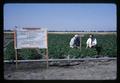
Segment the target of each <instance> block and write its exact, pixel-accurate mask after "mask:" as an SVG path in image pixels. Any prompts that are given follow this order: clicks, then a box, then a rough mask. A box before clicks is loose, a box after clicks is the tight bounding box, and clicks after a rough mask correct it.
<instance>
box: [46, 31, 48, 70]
mask: <svg viewBox="0 0 120 83" xmlns="http://www.w3.org/2000/svg"><path fill="white" fill-rule="evenodd" d="M46 46H47V48H46V64H47V65H46V66H47V68H48V33H46Z"/></svg>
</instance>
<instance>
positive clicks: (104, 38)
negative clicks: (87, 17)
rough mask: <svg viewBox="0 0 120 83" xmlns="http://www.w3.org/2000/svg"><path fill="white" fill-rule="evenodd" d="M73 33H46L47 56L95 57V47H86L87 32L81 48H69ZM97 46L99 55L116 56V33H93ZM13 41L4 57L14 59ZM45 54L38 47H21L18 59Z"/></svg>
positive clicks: (34, 57) (60, 57)
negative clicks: (36, 48) (37, 49)
mask: <svg viewBox="0 0 120 83" xmlns="http://www.w3.org/2000/svg"><path fill="white" fill-rule="evenodd" d="M73 36H74V34H48V55H49V58H59V59H63V58H66V57H67V56H68V55H69V56H70V58H81V57H82V58H83V57H95V56H96V55H97V51H96V49H95V48H92V49H90V48H87V49H86V41H87V39H88V37H89V34H86V35H85V36H84V37H82V45H81V46H82V49H81V51H80V48H78V49H77V48H70V47H69V42H70V39H71V38H72V37H73ZM95 37H96V39H97V42H98V45H97V46H98V47H100V48H101V49H100V50H101V51H100V54H99V55H101V56H109V57H116V56H117V43H116V39H117V36H116V34H108V35H97V34H96V35H95ZM14 54H15V53H14V48H13V42H12V43H10V44H9V45H8V46H7V48H6V51H4V59H15V55H14ZM43 56H45V49H40V50H39V53H38V51H36V50H35V49H21V50H18V58H19V59H41V58H43Z"/></svg>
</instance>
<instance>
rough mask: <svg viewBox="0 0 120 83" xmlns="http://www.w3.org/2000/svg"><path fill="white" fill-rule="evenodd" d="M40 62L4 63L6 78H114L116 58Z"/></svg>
mask: <svg viewBox="0 0 120 83" xmlns="http://www.w3.org/2000/svg"><path fill="white" fill-rule="evenodd" d="M41 64H42V63H40V62H32V63H20V64H19V65H18V69H17V70H16V69H15V64H4V79H6V80H115V79H116V78H117V76H116V73H117V63H116V60H109V61H83V62H80V63H79V64H77V65H72V66H49V68H48V69H46V67H45V66H46V65H44V66H43V64H42V65H41Z"/></svg>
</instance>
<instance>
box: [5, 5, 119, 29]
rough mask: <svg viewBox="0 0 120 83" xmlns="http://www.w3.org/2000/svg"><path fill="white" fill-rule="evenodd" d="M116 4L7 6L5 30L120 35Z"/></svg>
mask: <svg viewBox="0 0 120 83" xmlns="http://www.w3.org/2000/svg"><path fill="white" fill-rule="evenodd" d="M116 13H117V12H116V5H115V4H105V3H104V4H97V3H96V4H95V3H94V4H91V3H89V4H80V3H79V4H77V3H75V4H73V3H72V4H70V3H67V4H65V3H64V4H58V3H55V4H51V3H49V4H45V3H42V4H28V3H27V4H15V3H14V4H5V5H4V12H3V14H4V30H13V29H14V28H15V26H17V27H18V28H23V27H27V28H28V27H30V28H39V27H40V28H47V29H48V30H49V31H100V30H103V31H110V30H113V31H116V30H117V25H116V24H117V16H116Z"/></svg>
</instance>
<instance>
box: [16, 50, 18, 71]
mask: <svg viewBox="0 0 120 83" xmlns="http://www.w3.org/2000/svg"><path fill="white" fill-rule="evenodd" d="M15 59H16V69H17V68H18V61H17V49H15Z"/></svg>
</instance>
